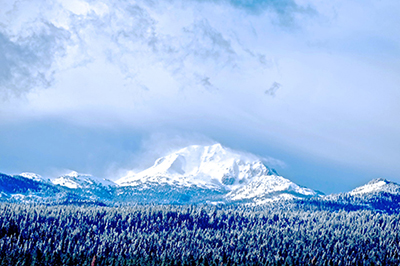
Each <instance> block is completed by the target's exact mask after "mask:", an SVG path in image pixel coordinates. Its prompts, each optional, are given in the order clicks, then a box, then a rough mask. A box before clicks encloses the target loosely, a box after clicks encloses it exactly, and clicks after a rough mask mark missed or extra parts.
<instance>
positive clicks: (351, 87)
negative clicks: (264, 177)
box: [0, 0, 400, 171]
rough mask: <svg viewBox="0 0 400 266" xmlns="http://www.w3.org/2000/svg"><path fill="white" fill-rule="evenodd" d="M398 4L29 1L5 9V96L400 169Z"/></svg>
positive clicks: (34, 114)
mask: <svg viewBox="0 0 400 266" xmlns="http://www.w3.org/2000/svg"><path fill="white" fill-rule="evenodd" d="M398 9H399V4H397V2H394V1H389V0H386V1H380V2H379V3H377V2H373V1H367V2H363V3H360V2H358V1H341V0H335V1H333V2H329V3H325V2H324V3H322V2H314V1H313V2H312V3H311V1H308V0H303V1H290V0H287V1H267V0H263V1H250V2H249V1H185V2H183V1H157V2H154V1H136V2H129V1H108V0H103V1H84V0H76V1H61V0H60V1H58V2H56V3H54V2H52V1H44V0H43V1H32V2H29V1H16V2H15V3H14V5H8V6H5V7H4V9H3V11H1V12H0V22H1V23H0V26H1V27H0V47H1V48H2V49H0V57H1V56H2V57H3V58H4V59H3V60H2V61H1V62H2V63H0V70H1V72H0V86H1V89H0V91H2V92H3V94H4V93H5V94H7V95H10V94H21V93H22V94H24V93H25V94H26V100H25V101H23V100H20V99H11V100H9V102H8V103H5V104H4V105H3V108H1V107H0V118H1V119H2V120H3V121H5V120H7V119H9V120H17V121H18V120H19V119H21V121H23V120H24V119H25V120H26V119H38V118H40V119H42V118H48V117H53V118H57V119H61V120H67V121H70V122H72V123H77V124H80V125H85V126H108V127H116V128H119V127H121V128H123V127H129V128H134V129H135V128H137V129H141V130H147V131H149V132H151V131H157V130H163V129H165V128H167V129H174V130H177V131H191V132H192V131H193V132H198V133H199V134H201V133H202V134H206V135H207V134H210V135H213V134H214V135H218V134H217V133H215V132H216V131H217V130H219V131H222V132H224V133H225V134H226V135H227V137H226V138H227V139H228V138H229V136H228V135H229V132H230V131H233V130H234V131H237V132H241V134H242V136H243V138H244V140H243V141H244V142H246V139H257V140H258V141H259V142H260V145H263V143H264V144H265V143H271V142H276V143H278V145H280V146H282V147H288V148H287V149H291V150H293V151H294V152H297V153H299V154H309V155H311V156H315V157H321V158H326V159H327V160H335V161H339V162H342V163H348V164H353V165H357V166H360V167H361V166H362V167H368V166H367V165H368V164H369V165H371V164H372V163H376V164H381V165H383V166H384V167H383V166H382V168H391V169H397V170H396V171H400V169H399V168H398V166H397V164H396V163H395V161H396V160H397V161H398V159H400V158H399V154H398V152H397V151H398V149H397V147H396V144H394V143H399V138H398V135H399V134H398V133H399V131H400V122H399V120H398V118H397V116H396V115H395V114H398V113H399V112H400V110H399V106H398V104H397V103H398V102H399V100H400V96H399V91H398V86H399V84H400V79H399V77H398V72H399V69H400V65H399V63H398V62H400V60H398V59H399V56H400V53H399V51H400V49H399V47H400V46H399V44H400V36H399V35H398V34H396V32H395V29H397V28H398V27H396V25H399V22H400V20H399V19H398V16H394V14H396V12H395V10H398ZM12 18H17V19H12ZM26 25H29V26H26ZM399 27H400V26H399ZM275 83H276V84H280V85H281V86H280V87H279V90H276V88H277V86H274V85H271V84H275ZM271 86H272V87H271ZM40 87H47V89H45V90H39V89H37V88H40ZM36 89H37V90H36ZM266 91H268V92H270V94H274V95H275V97H269V96H268V95H266V94H265V92H266ZM21 123H22V122H21ZM382 128H384V129H385V130H380V129H382ZM365 132H373V133H374V134H372V133H368V134H366V133H365ZM211 137H213V136H211ZM377 139H379V140H377ZM285 149H286V148H285Z"/></svg>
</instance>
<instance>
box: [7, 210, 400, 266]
mask: <svg viewBox="0 0 400 266" xmlns="http://www.w3.org/2000/svg"><path fill="white" fill-rule="evenodd" d="M0 213H1V214H0V265H7V266H8V265H91V264H92V265H94V264H95V265H400V255H399V254H400V242H399V240H400V235H399V234H400V221H399V220H400V216H399V214H390V213H383V212H377V211H373V210H355V211H344V210H340V211H327V210H312V211H310V210H302V209H298V208H295V209H290V208H289V207H287V208H278V207H276V208H274V207H271V206H258V207H257V206H245V205H239V206H210V205H198V206H195V205H183V206H177V205H134V206H120V207H104V206H75V205H68V206H63V205H60V206H46V205H41V204H12V203H2V204H0Z"/></svg>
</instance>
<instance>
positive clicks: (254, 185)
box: [116, 144, 316, 200]
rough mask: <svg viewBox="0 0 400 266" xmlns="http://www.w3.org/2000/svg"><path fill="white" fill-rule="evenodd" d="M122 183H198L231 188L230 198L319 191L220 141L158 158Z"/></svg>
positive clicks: (186, 185) (303, 194) (127, 184)
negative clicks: (277, 172)
mask: <svg viewBox="0 0 400 266" xmlns="http://www.w3.org/2000/svg"><path fill="white" fill-rule="evenodd" d="M116 183H117V184H119V185H120V186H143V184H148V183H156V184H168V185H173V186H178V187H179V186H181V187H191V186H197V187H201V188H208V189H214V190H220V191H227V192H229V194H227V199H230V200H244V199H251V198H255V197H262V196H266V195H271V194H272V193H275V195H276V194H277V193H279V192H282V193H287V192H290V193H289V194H291V195H292V196H294V195H296V196H313V195H316V192H314V191H313V190H311V189H306V188H301V187H300V186H298V185H296V184H294V183H293V182H291V181H289V180H288V179H285V178H283V177H281V176H277V175H275V174H273V173H272V172H271V171H270V170H269V169H268V168H267V167H266V166H265V165H264V164H263V163H262V161H261V159H260V158H258V157H257V156H254V155H251V154H244V153H239V152H235V151H233V150H231V149H228V148H225V147H222V146H221V145H220V144H215V145H211V146H200V145H193V146H188V147H186V148H183V149H181V150H179V151H176V152H174V153H171V154H169V155H167V156H164V157H162V158H159V159H158V160H156V162H155V163H154V165H153V166H152V167H150V168H148V169H146V170H144V171H141V172H139V173H134V172H129V173H128V174H127V175H126V176H125V177H123V178H121V179H119V180H117V181H116Z"/></svg>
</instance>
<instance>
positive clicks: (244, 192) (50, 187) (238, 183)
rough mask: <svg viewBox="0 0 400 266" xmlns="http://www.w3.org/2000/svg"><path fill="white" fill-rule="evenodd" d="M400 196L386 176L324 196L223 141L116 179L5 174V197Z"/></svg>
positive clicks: (252, 200)
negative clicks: (230, 147) (225, 144)
mask: <svg viewBox="0 0 400 266" xmlns="http://www.w3.org/2000/svg"><path fill="white" fill-rule="evenodd" d="M397 199H399V200H398V202H399V204H400V185H399V184H397V183H395V182H391V181H388V180H386V179H382V178H380V179H374V180H371V181H370V182H368V183H366V184H365V185H362V186H359V187H357V188H355V189H353V190H352V191H349V192H346V193H340V194H337V195H335V194H332V195H326V196H323V195H322V193H321V192H319V191H315V190H313V189H311V188H306V187H302V186H299V185H297V184H295V183H293V182H292V181H290V180H289V179H286V178H284V177H282V176H280V175H278V174H277V173H276V171H274V170H273V169H271V168H269V167H268V166H266V165H265V164H264V162H263V161H262V158H260V157H257V156H255V155H252V154H246V153H241V152H236V151H234V150H231V149H229V148H225V147H223V146H222V145H220V144H214V145H210V146H201V145H192V146H188V147H185V148H182V149H180V150H177V151H175V152H171V153H170V154H167V155H165V156H163V157H160V158H158V159H157V160H155V162H154V164H153V165H152V166H151V167H149V168H147V169H144V170H142V171H138V172H134V171H128V172H127V174H126V175H125V176H123V177H121V178H119V179H118V180H116V181H115V182H114V181H111V180H108V179H104V178H98V177H95V176H92V175H89V174H80V173H77V172H75V171H72V172H70V173H68V174H65V175H61V176H59V177H56V178H54V179H46V178H43V177H41V176H40V175H37V174H34V173H27V172H25V173H21V174H19V175H14V176H11V175H6V174H1V175H0V200H2V201H28V202H29V201H42V200H46V201H50V202H51V201H52V200H54V201H57V202H63V201H64V202H67V201H68V202H71V201H92V202H105V203H109V204H113V203H118V202H120V203H159V204H171V203H172V204H204V203H210V204H220V203H223V204H239V203H246V204H256V205H259V204H265V203H271V202H276V201H288V200H289V201H290V200H300V201H301V200H304V201H305V202H317V203H318V202H319V203H318V204H330V203H329V202H331V203H332V202H337V201H341V202H344V203H346V204H350V205H354V206H356V205H357V206H367V205H368V204H369V205H368V206H372V205H373V204H374V202H381V203H382V202H395V203H396V202H397ZM371 204H372V205H371ZM382 204H383V203H382ZM382 204H381V205H382ZM396 204H397V203H396ZM375 205H376V204H375ZM375 205H374V206H375ZM396 206H397V205H396ZM396 206H395V207H394V208H397V207H396ZM399 206H400V205H399Z"/></svg>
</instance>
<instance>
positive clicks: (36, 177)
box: [19, 172, 48, 182]
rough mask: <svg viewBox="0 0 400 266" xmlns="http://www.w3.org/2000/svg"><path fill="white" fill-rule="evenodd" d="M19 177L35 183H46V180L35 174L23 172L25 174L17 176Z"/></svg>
mask: <svg viewBox="0 0 400 266" xmlns="http://www.w3.org/2000/svg"><path fill="white" fill-rule="evenodd" d="M19 176H22V177H25V178H28V179H32V180H34V181H37V182H48V180H46V179H44V178H43V177H42V176H40V175H38V174H35V173H30V172H25V173H21V174H19Z"/></svg>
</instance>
